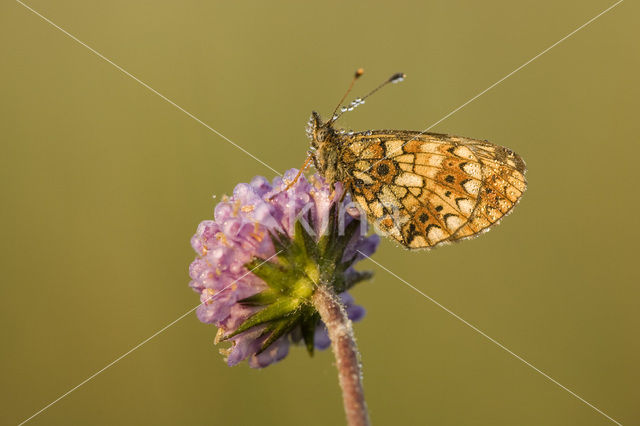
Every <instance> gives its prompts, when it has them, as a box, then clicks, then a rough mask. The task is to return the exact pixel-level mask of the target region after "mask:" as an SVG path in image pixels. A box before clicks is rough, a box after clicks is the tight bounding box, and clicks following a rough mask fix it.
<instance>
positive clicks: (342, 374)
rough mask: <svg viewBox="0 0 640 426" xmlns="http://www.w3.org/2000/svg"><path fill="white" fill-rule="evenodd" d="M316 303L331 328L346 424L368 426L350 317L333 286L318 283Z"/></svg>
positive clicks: (315, 295) (321, 315)
mask: <svg viewBox="0 0 640 426" xmlns="http://www.w3.org/2000/svg"><path fill="white" fill-rule="evenodd" d="M313 305H314V306H315V308H316V309H317V311H318V312H319V313H320V317H321V318H322V321H323V322H324V323H325V325H326V326H327V330H328V332H329V338H330V339H331V348H332V349H333V354H334V355H335V357H336V367H337V368H338V379H339V381H340V387H341V388H342V401H343V403H344V410H345V412H346V414H347V424H348V425H349V426H368V425H369V415H368V414H367V404H366V403H365V401H364V390H363V388H362V371H361V365H360V354H359V353H358V348H357V346H356V342H355V338H354V336H353V328H352V327H351V320H350V319H349V317H348V316H347V312H346V311H345V309H344V306H343V305H342V303H341V302H340V299H339V298H338V296H337V295H336V293H335V292H334V291H333V288H332V287H331V286H328V285H324V284H320V285H318V287H317V288H316V291H315V293H314V295H313Z"/></svg>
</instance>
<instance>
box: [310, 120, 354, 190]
mask: <svg viewBox="0 0 640 426" xmlns="http://www.w3.org/2000/svg"><path fill="white" fill-rule="evenodd" d="M307 136H308V137H309V139H310V140H311V155H312V158H313V163H314V165H315V168H316V170H317V171H318V172H319V173H320V174H321V175H322V176H323V177H324V178H325V180H326V181H327V183H328V184H329V185H333V183H334V182H336V181H344V180H345V177H346V176H347V175H346V172H345V170H344V169H343V167H341V163H340V161H339V160H340V150H341V149H342V148H343V146H342V145H343V144H342V142H343V141H342V139H343V137H342V136H341V135H340V134H339V133H338V132H337V131H336V130H335V129H334V128H333V126H332V123H331V122H327V123H323V122H322V119H321V118H320V115H319V114H318V113H317V112H315V111H314V112H313V113H312V114H311V118H310V119H309V123H308V125H307Z"/></svg>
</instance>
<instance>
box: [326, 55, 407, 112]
mask: <svg viewBox="0 0 640 426" xmlns="http://www.w3.org/2000/svg"><path fill="white" fill-rule="evenodd" d="M361 70H362V68H360V69H359V70H358V71H361ZM360 75H362V74H360ZM358 77H359V75H358V72H356V76H355V78H354V79H353V81H352V82H351V86H349V90H347V93H345V95H344V96H343V97H342V100H341V101H340V103H339V104H338V106H337V107H336V109H335V111H333V116H332V117H331V122H334V121H336V120H337V119H338V118H340V116H341V115H342V114H344V113H345V112H347V111H353V110H354V109H355V108H357V107H359V106H360V105H362V104H363V103H364V100H365V99H367V98H368V97H369V96H371V95H373V94H374V93H376V92H377V91H378V90H380V89H382V88H383V87H384V86H386V85H387V84H389V83H394V84H395V83H400V82H401V81H402V80H404V78H405V77H406V74H404V73H401V72H398V73H395V74H393V75H392V76H391V77H389V78H388V79H387V80H385V81H384V82H383V83H382V84H380V85H379V86H378V87H376V88H375V89H373V90H372V91H370V92H369V93H367V94H366V95H364V96H362V97H361V98H356V99H354V100H353V101H351V103H349V104H348V105H347V106H343V107H342V108H340V105H342V102H344V100H345V98H346V97H347V95H348V94H349V92H350V91H351V88H352V87H353V83H355V81H356V78H358ZM338 108H340V112H339V113H338Z"/></svg>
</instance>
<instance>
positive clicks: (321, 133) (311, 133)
mask: <svg viewBox="0 0 640 426" xmlns="http://www.w3.org/2000/svg"><path fill="white" fill-rule="evenodd" d="M333 133H334V130H333V127H332V123H331V121H329V122H326V123H324V122H323V121H322V118H320V114H318V113H317V112H315V111H313V112H312V113H311V117H310V118H309V122H308V123H307V137H308V138H309V140H310V141H311V146H312V148H315V149H318V148H319V147H320V145H322V144H323V143H324V142H325V141H326V140H327V139H329V137H330V136H331V135H332V134H333Z"/></svg>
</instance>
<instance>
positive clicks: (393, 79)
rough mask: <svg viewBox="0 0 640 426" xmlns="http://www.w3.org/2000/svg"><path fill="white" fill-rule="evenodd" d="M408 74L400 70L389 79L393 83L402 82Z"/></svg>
mask: <svg viewBox="0 0 640 426" xmlns="http://www.w3.org/2000/svg"><path fill="white" fill-rule="evenodd" d="M406 76H407V75H406V74H405V73H403V72H398V73H395V74H394V75H392V76H391V78H389V81H390V82H391V83H400V82H401V81H402V80H404V79H405V77H406Z"/></svg>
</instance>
